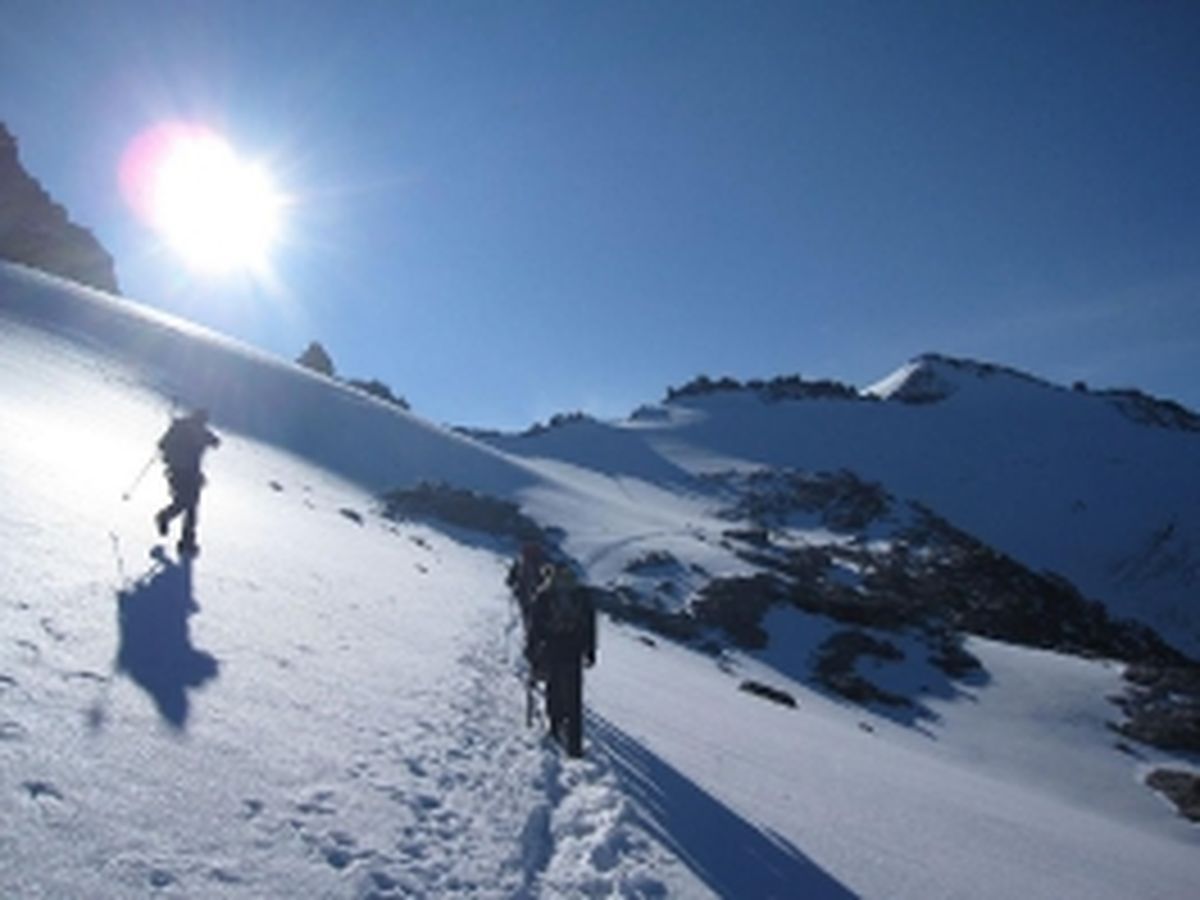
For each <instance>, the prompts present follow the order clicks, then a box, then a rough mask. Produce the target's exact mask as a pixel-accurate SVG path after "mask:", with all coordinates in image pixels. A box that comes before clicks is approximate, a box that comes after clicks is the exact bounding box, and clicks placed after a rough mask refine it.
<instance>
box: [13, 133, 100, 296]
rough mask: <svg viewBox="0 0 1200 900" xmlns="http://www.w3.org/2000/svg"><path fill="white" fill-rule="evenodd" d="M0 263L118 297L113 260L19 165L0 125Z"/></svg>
mask: <svg viewBox="0 0 1200 900" xmlns="http://www.w3.org/2000/svg"><path fill="white" fill-rule="evenodd" d="M0 259H5V260H9V261H11V262H15V263H21V264H22V265H26V266H30V267H31V268H34V269H38V270H40V271H42V272H47V273H49V274H51V275H58V276H60V277H62V278H69V279H71V280H72V281H77V282H79V283H80V284H85V285H88V286H90V287H94V288H99V289H100V290H102V291H107V292H109V293H110V294H116V293H119V288H118V286H117V276H116V272H115V271H114V269H113V258H112V256H111V255H110V254H109V253H108V251H107V250H105V249H104V247H102V246H101V244H100V242H99V241H98V240H97V239H96V237H95V236H94V235H93V234H92V233H91V232H90V231H88V230H87V229H86V228H83V227H81V226H79V225H77V224H75V223H74V222H72V221H71V220H70V218H69V217H68V216H67V212H66V210H65V209H64V208H63V207H62V206H60V205H59V204H57V203H55V202H54V201H53V200H52V199H51V197H50V195H49V194H48V193H47V192H46V191H45V190H44V189H43V188H42V186H41V185H40V184H39V183H38V182H37V181H36V180H35V179H34V178H32V177H31V176H30V175H29V174H28V173H27V172H26V171H25V169H24V167H23V166H22V165H21V161H20V158H19V156H18V153H17V142H16V139H15V138H14V137H13V136H12V134H11V133H10V132H9V131H8V129H7V128H5V127H4V125H3V124H0Z"/></svg>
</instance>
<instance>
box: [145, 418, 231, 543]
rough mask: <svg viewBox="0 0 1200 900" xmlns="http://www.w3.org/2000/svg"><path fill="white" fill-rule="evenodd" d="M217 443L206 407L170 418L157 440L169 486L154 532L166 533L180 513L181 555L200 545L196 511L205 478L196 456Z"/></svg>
mask: <svg viewBox="0 0 1200 900" xmlns="http://www.w3.org/2000/svg"><path fill="white" fill-rule="evenodd" d="M220 444H221V439H220V438H219V437H217V436H216V435H215V434H213V433H212V432H211V431H210V430H209V428H208V411H207V410H205V409H197V410H196V411H195V412H193V413H191V414H190V415H186V416H180V417H178V418H176V419H173V420H172V422H171V425H170V427H168V428H167V430H166V432H164V433H163V436H162V437H161V438H159V440H158V451H159V454H160V455H161V456H162V459H163V463H164V464H165V466H166V476H167V484H168V485H169V486H170V489H171V502H170V504H168V505H167V506H165V507H163V508H162V509H161V510H159V511H158V513H157V514H156V515H155V517H154V524H155V525H156V526H157V527H158V533H159V534H160V535H162V536H163V537H166V536H167V531H168V529H169V528H170V526H171V521H172V520H173V519H174V518H175V517H176V516H178V515H180V514H182V515H183V531H182V533H181V535H180V538H179V543H178V545H177V549H178V550H179V553H180V554H181V555H185V556H193V555H195V554H196V553H197V552H198V551H199V549H200V548H199V547H198V546H197V545H196V513H197V507H198V506H199V504H200V489H201V488H202V487H203V486H204V480H205V479H204V475H203V473H202V472H201V471H200V459H201V457H203V456H204V451H205V450H207V449H208V448H209V447H218V446H220Z"/></svg>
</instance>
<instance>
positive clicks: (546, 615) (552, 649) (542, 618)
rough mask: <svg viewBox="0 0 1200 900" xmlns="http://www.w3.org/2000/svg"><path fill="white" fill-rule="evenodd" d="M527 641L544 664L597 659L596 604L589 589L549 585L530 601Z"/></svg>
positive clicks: (591, 661)
mask: <svg viewBox="0 0 1200 900" xmlns="http://www.w3.org/2000/svg"><path fill="white" fill-rule="evenodd" d="M529 644H530V647H531V648H532V650H533V653H534V655H535V657H536V658H537V660H538V662H540V663H541V664H545V665H554V664H563V663H576V664H577V663H579V662H580V661H583V662H586V664H587V665H589V666H590V665H592V664H593V663H594V662H595V660H596V607H595V604H594V603H593V602H592V597H591V592H590V591H589V590H588V589H587V588H586V587H584V586H582V585H572V586H571V587H568V588H562V587H558V586H552V587H549V588H547V589H546V590H543V591H541V592H540V593H539V594H538V595H537V597H536V598H534V602H533V612H532V615H531V616H530V622H529Z"/></svg>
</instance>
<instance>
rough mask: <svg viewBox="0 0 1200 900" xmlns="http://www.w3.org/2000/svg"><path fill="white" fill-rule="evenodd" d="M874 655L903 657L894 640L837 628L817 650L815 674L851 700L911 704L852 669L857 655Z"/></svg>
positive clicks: (897, 659)
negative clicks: (884, 639)
mask: <svg viewBox="0 0 1200 900" xmlns="http://www.w3.org/2000/svg"><path fill="white" fill-rule="evenodd" d="M862 656H874V657H876V658H878V659H883V660H888V661H893V662H896V661H899V660H902V659H904V653H903V652H902V651H901V650H900V648H899V647H897V646H896V645H895V644H893V643H891V642H889V641H883V640H880V639H878V638H874V637H871V635H869V634H866V633H865V632H862V631H839V632H837V633H836V634H833V635H831V636H830V637H829V638H827V639H826V641H825V642H824V643H823V644H822V645H821V646H820V648H818V650H817V662H816V666H815V667H814V674H815V676H816V679H817V682H818V683H819V684H821V685H823V686H824V687H826V688H828V689H829V690H831V691H833V692H834V693H835V694H837V695H838V696H840V697H844V698H845V699H847V700H849V701H851V702H852V703H883V704H886V705H888V706H910V705H911V704H910V703H909V701H908V699H907V698H906V697H901V696H900V695H899V694H893V693H891V692H890V691H885V690H884V689H883V688H880V687H879V686H877V685H875V684H872V683H871V682H870V681H867V679H865V678H863V677H862V676H861V675H859V674H858V673H857V672H856V671H855V667H856V666H857V665H858V660H859V657H862Z"/></svg>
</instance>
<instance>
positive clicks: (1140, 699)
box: [1110, 665, 1200, 753]
mask: <svg viewBox="0 0 1200 900" xmlns="http://www.w3.org/2000/svg"><path fill="white" fill-rule="evenodd" d="M1125 680H1126V681H1127V682H1128V683H1129V685H1130V686H1129V689H1128V690H1127V691H1126V693H1125V694H1123V695H1121V696H1118V697H1112V698H1110V699H1111V700H1112V702H1113V703H1115V704H1117V705H1118V706H1119V707H1120V708H1121V709H1122V711H1124V713H1125V715H1126V720H1125V721H1124V722H1121V723H1119V724H1117V725H1115V726H1114V728H1115V730H1116V731H1118V732H1119V733H1120V734H1122V735H1124V736H1126V737H1130V738H1133V739H1134V740H1137V741H1141V742H1142V743H1144V744H1149V745H1151V746H1152V747H1158V748H1159V749H1162V750H1174V751H1184V752H1190V753H1200V667H1196V666H1154V665H1138V666H1130V667H1129V668H1128V669H1127V670H1126V671H1125Z"/></svg>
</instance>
